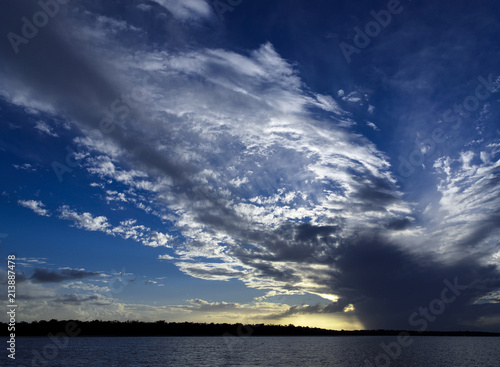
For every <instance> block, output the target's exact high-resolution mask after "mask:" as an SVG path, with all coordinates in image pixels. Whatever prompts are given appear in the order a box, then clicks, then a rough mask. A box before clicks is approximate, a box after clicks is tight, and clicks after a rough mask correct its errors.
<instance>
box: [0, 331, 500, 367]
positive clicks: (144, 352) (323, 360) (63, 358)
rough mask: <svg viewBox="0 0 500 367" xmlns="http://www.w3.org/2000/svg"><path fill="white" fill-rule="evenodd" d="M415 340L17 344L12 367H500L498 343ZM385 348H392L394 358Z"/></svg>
mask: <svg viewBox="0 0 500 367" xmlns="http://www.w3.org/2000/svg"><path fill="white" fill-rule="evenodd" d="M411 339H412V340H413V342H412V343H411V345H409V346H404V347H399V348H400V349H398V348H397V347H396V344H394V343H395V342H396V341H397V338H396V337H395V336H392V337H391V336H349V337H140V338H134V337H115V338H113V337H80V338H72V339H69V340H64V339H62V338H60V339H53V340H51V339H49V338H27V337H23V338H21V337H18V338H17V346H16V347H17V348H16V360H15V361H11V362H9V363H8V364H7V366H16V367H22V366H25V367H28V366H30V367H32V366H48V367H59V366H60V367H89V366H92V367H101V366H102V367H157V366H158V367H159V366H162V367H163V366H174V367H184V366H196V367H205V366H206V367H215V366H227V367H229V366H245V367H250V366H252V367H253V366H269V367H271V366H272V367H278V366H283V367H294V366H297V367H319V366H339V367H344V366H360V367H365V366H393V367H398V366H401V367H412V366H416V367H417V366H418V367H420V366H422V367H428V366H436V367H446V366H450V367H462V366H463V367H475V366H477V367H498V366H500V338H499V337H422V336H420V337H418V336H417V337H411ZM381 344H383V345H385V346H391V349H389V352H384V349H383V348H382V347H381ZM4 353H5V352H4ZM390 354H391V355H392V356H390ZM3 358H4V356H2V359H3ZM9 360H10V359H9ZM367 360H368V361H369V362H367Z"/></svg>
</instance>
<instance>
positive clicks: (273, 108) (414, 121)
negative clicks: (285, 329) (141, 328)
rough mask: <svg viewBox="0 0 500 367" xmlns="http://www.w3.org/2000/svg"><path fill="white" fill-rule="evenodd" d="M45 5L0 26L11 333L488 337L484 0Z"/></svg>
mask: <svg viewBox="0 0 500 367" xmlns="http://www.w3.org/2000/svg"><path fill="white" fill-rule="evenodd" d="M41 4H42V5H41ZM41 4H38V3H34V2H29V1H10V0H9V1H5V2H4V4H3V5H2V11H1V15H0V18H1V19H0V24H1V26H0V27H1V34H3V35H5V37H3V38H2V41H1V45H0V55H1V57H0V77H1V80H2V83H1V85H0V121H1V124H0V154H1V160H0V165H1V167H0V168H1V171H2V180H1V181H0V184H1V186H0V213H1V214H0V215H1V217H0V218H1V222H0V233H1V234H2V237H1V238H0V240H1V242H0V250H1V252H0V254H1V256H2V257H3V258H5V259H6V257H7V255H8V254H15V255H16V256H17V258H18V264H17V272H18V282H17V292H18V300H19V310H18V318H19V319H20V320H28V321H29V320H39V319H51V318H59V319H62V318H66V319H68V318H77V319H82V320H88V319H111V320H115V319H116V320H127V319H139V320H159V319H160V320H169V321H184V320H188V321H202V322H205V321H206V322H236V321H240V322H251V323H261V322H265V323H282V324H288V323H294V324H297V325H309V326H320V327H326V328H339V329H341V328H343V329H360V328H407V329H416V328H418V327H423V326H422V325H425V328H428V329H448V330H452V329H481V330H496V331H498V330H500V308H499V306H498V305H499V300H500V298H499V297H500V274H499V270H498V265H499V260H500V249H499V246H498V245H499V238H500V237H499V233H500V216H499V211H498V207H499V201H500V195H499V193H500V186H499V182H500V180H499V166H500V160H499V159H500V126H499V124H498V117H499V112H500V109H499V104H498V102H499V96H500V95H499V91H500V71H499V70H498V61H499V59H500V50H499V48H498V42H497V35H498V32H499V30H500V29H499V28H500V26H499V23H498V21H497V19H498V12H499V11H500V9H499V7H498V5H497V3H496V2H494V1H483V2H481V3H479V4H477V3H474V4H472V3H470V2H466V1H454V2H450V1H443V2H439V3H436V2H431V1H416V0H414V1H410V0H406V1H404V0H402V1H394V0H391V1H335V2H332V1H326V0H325V1H322V0H317V1H300V0H295V1H279V0H274V1H260V0H258V1H255V0H253V1H250V0H242V1H232V2H229V1H225V0H220V1H205V0H189V1H188V0H186V1H180V0H156V1H144V0H141V1H139V0H137V1H106V2H105V3H103V2H100V1H92V0H82V1H77V0H75V1H71V2H68V3H66V2H65V1H60V2H58V1H55V0H54V1H50V0H48V1H46V2H42V3H41ZM229 4H232V5H229ZM1 271H2V273H1V274H2V282H3V284H4V283H5V284H6V268H5V266H4V265H2V268H1ZM450 284H452V285H453V284H455V286H454V288H453V290H450ZM457 285H461V286H463V287H462V288H463V289H462V288H460V286H457ZM457 287H458V288H457ZM465 287H466V288H465ZM3 288H4V289H3V290H2V292H5V288H6V286H5V287H3ZM446 289H448V291H446ZM457 289H460V290H457ZM453 291H455V292H456V293H453V294H455V296H456V297H453V301H451V298H449V297H448V298H446V297H445V298H443V294H445V293H446V292H448V293H449V294H451V293H450V292H453ZM445 300H449V302H446V301H445ZM425 307H427V308H429V309H430V312H431V313H432V314H431V315H426V314H425V313H424V311H423V308H425ZM415 313H416V315H417V316H415ZM2 317H4V316H2ZM424 320H425V324H424Z"/></svg>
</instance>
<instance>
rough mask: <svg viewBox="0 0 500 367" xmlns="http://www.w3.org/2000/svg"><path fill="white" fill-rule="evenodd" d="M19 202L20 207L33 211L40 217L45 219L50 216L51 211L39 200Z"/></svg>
mask: <svg viewBox="0 0 500 367" xmlns="http://www.w3.org/2000/svg"><path fill="white" fill-rule="evenodd" d="M17 202H18V204H19V205H21V206H24V207H25V208H28V209H31V210H33V211H34V212H35V213H36V214H38V215H41V216H44V217H48V216H50V213H49V211H48V210H47V209H45V208H44V206H45V205H44V204H43V203H42V202H41V201H39V200H18V201H17Z"/></svg>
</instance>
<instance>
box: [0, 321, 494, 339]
mask: <svg viewBox="0 0 500 367" xmlns="http://www.w3.org/2000/svg"><path fill="white" fill-rule="evenodd" d="M70 322H72V323H74V324H76V325H77V329H76V330H77V335H78V336H368V335H398V334H400V333H401V332H402V331H403V330H354V331H345V330H327V329H320V328H310V327H307V326H305V327H304V326H294V325H291V324H290V325H286V326H284V325H265V324H253V325H244V324H240V323H238V324H215V323H210V324H208V323H195V322H165V321H156V322H143V321H125V322H122V321H101V320H94V321H78V320H61V321H58V320H54V319H52V320H50V321H45V320H42V321H33V322H30V323H27V322H19V323H17V324H16V326H15V327H16V330H15V334H16V337H20V336H48V335H49V334H52V335H55V334H57V333H61V332H62V333H64V331H65V327H66V325H68V323H70ZM7 327H8V325H7V324H6V323H0V328H1V330H2V332H1V334H2V335H4V336H7V335H9V334H10V332H9V331H8V329H7ZM405 332H407V333H408V334H409V335H426V336H500V333H490V332H478V331H425V332H418V331H405Z"/></svg>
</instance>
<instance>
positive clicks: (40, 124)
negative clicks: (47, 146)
mask: <svg viewBox="0 0 500 367" xmlns="http://www.w3.org/2000/svg"><path fill="white" fill-rule="evenodd" d="M35 129H37V130H39V131H41V132H43V133H45V134H47V135H49V136H53V137H55V138H56V137H58V136H59V135H57V133H55V132H54V131H53V130H52V128H51V127H50V126H49V125H48V124H47V123H46V122H43V121H37V122H36V123H35Z"/></svg>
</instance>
